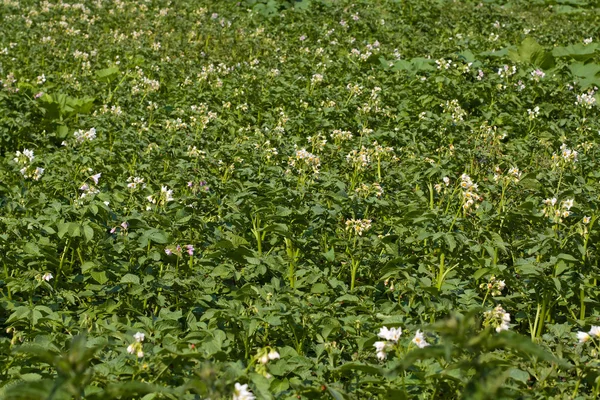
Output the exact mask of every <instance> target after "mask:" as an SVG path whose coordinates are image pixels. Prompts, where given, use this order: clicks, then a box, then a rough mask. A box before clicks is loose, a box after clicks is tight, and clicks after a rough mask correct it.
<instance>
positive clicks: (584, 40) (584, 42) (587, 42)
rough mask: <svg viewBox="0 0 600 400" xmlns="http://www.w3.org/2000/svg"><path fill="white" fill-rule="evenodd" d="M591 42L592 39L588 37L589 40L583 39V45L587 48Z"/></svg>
mask: <svg viewBox="0 0 600 400" xmlns="http://www.w3.org/2000/svg"><path fill="white" fill-rule="evenodd" d="M593 40H594V39H593V38H592V37H591V36H590V37H589V38H586V39H583V44H584V45H586V46H587V45H588V44H590V43H592V42H593Z"/></svg>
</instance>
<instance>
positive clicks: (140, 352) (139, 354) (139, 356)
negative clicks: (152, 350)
mask: <svg viewBox="0 0 600 400" xmlns="http://www.w3.org/2000/svg"><path fill="white" fill-rule="evenodd" d="M137 356H138V358H142V357H144V352H143V351H142V350H138V352H137Z"/></svg>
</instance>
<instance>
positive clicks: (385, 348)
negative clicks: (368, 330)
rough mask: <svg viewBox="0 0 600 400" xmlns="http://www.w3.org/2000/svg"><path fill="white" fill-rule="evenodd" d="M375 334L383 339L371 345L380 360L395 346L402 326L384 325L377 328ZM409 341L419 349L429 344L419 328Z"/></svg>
mask: <svg viewBox="0 0 600 400" xmlns="http://www.w3.org/2000/svg"><path fill="white" fill-rule="evenodd" d="M377 336H379V337H380V338H382V339H385V340H384V341H378V342H375V343H374V344H373V346H374V347H375V351H376V353H377V358H378V359H380V360H385V359H386V358H387V354H388V353H389V352H390V350H393V349H394V347H395V346H397V344H398V340H400V336H402V328H390V329H388V328H387V327H386V326H384V327H383V328H380V329H379V333H378V334H377ZM411 342H412V343H413V344H415V345H416V346H417V347H418V348H420V349H422V348H424V347H427V346H429V343H427V340H426V339H425V333H423V332H421V331H420V330H417V332H416V333H415V336H414V337H413V338H412V340H411Z"/></svg>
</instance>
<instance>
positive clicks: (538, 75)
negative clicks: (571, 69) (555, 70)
mask: <svg viewBox="0 0 600 400" xmlns="http://www.w3.org/2000/svg"><path fill="white" fill-rule="evenodd" d="M545 76H546V74H545V73H544V71H542V70H541V69H536V70H534V71H531V79H532V80H534V81H536V82H539V81H540V79H542V78H543V77H545Z"/></svg>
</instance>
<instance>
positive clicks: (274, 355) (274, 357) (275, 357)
mask: <svg viewBox="0 0 600 400" xmlns="http://www.w3.org/2000/svg"><path fill="white" fill-rule="evenodd" d="M268 357H269V360H278V359H279V353H278V352H277V351H276V350H275V349H271V351H270V352H269V355H268Z"/></svg>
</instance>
